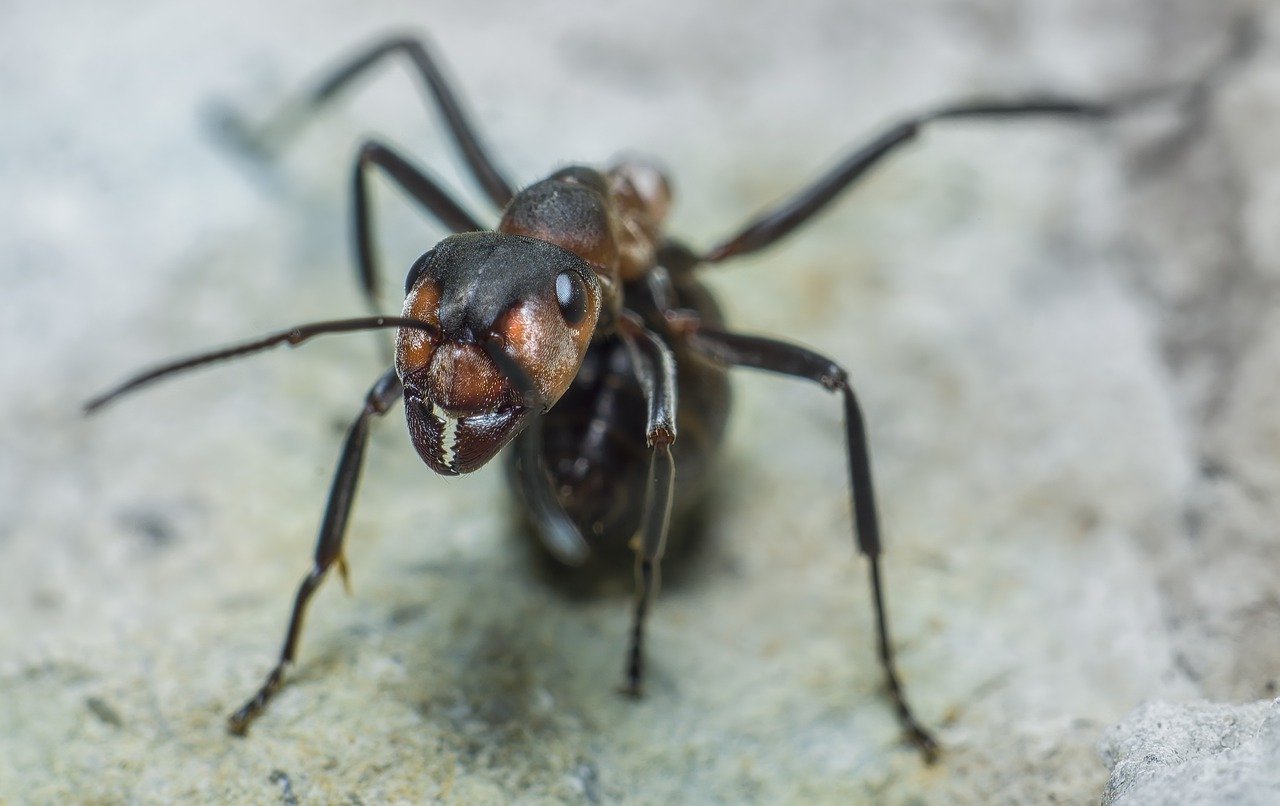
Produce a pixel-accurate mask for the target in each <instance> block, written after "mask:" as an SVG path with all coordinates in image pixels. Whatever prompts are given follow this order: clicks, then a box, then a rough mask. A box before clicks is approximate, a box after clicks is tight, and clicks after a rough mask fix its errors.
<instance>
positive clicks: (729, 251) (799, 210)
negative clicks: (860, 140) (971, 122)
mask: <svg viewBox="0 0 1280 806" xmlns="http://www.w3.org/2000/svg"><path fill="white" fill-rule="evenodd" d="M1119 108H1120V107H1118V106H1115V105H1111V104H1105V103H1089V102H1085V101H1076V100H1071V99H1067V98H1056V97H1042V98H1028V99H1026V100H1023V101H1008V102H1006V101H991V102H986V101H979V102H975V103H968V104H958V105H955V106H946V107H942V108H940V109H935V110H933V111H931V112H925V113H924V114H921V115H915V116H914V117H909V118H907V119H906V120H903V121H900V122H898V123H896V124H894V125H892V126H889V127H888V128H886V129H885V130H884V131H882V132H881V133H880V134H879V135H878V136H877V137H875V138H874V139H873V140H871V141H870V142H869V143H866V144H865V145H863V146H861V147H859V148H857V149H856V150H855V151H854V152H853V153H852V154H850V155H849V156H848V157H846V158H845V159H844V161H842V162H841V163H840V164H839V165H836V166H835V167H834V168H832V169H831V170H829V171H827V172H826V173H825V174H823V175H822V176H820V177H818V179H817V180H815V181H814V182H813V183H812V184H810V185H809V186H808V187H805V188H804V189H803V190H801V191H800V192H798V193H796V194H795V195H794V196H792V197H791V198H789V199H786V200H784V201H783V202H781V203H779V204H777V205H776V206H774V207H773V208H771V209H769V210H765V211H764V212H763V213H760V214H759V215H758V216H757V217H756V218H755V219H754V220H752V221H751V222H750V223H748V224H747V225H746V226H745V227H743V228H742V229H741V230H740V231H739V232H738V233H737V234H735V235H733V236H732V237H730V238H727V239H725V240H724V241H721V242H720V243H719V244H717V245H716V246H714V247H712V248H711V249H710V250H708V251H707V253H706V254H705V255H703V256H702V260H704V261H706V262H708V263H719V262H721V261H723V260H728V259H729V258H731V257H737V256H738V255H747V254H750V253H752V252H755V251H757V250H760V249H763V248H765V247H766V246H769V245H771V244H773V243H775V242H776V241H779V240H781V239H782V238H783V237H784V236H786V235H787V234H788V233H790V232H791V231H792V230H794V229H795V228H796V227H798V226H800V225H801V224H803V223H804V222H806V221H808V220H809V219H810V218H811V217H812V216H814V215H816V214H817V213H818V212H819V211H820V210H822V209H823V208H824V207H826V206H827V205H828V204H829V203H831V201H832V200H834V199H835V198H836V197H837V196H839V195H840V194H841V193H842V192H843V191H844V190H845V189H846V188H848V187H849V186H850V185H852V184H853V183H854V182H856V181H857V180H858V178H859V177H861V176H862V175H863V174H865V173H866V172H867V171H868V170H869V169H870V168H871V167H872V166H874V165H876V164H877V163H879V162H880V160H881V159H883V158H884V157H887V156H888V155H889V154H891V153H893V152H894V151H896V150H897V149H898V148H899V147H901V146H903V145H906V144H907V143H909V142H911V141H912V140H914V139H915V138H916V136H917V135H919V134H920V131H921V130H922V129H923V128H925V126H927V125H928V124H930V123H932V122H934V121H937V120H948V119H963V118H998V119H999V118H1024V117H1049V116H1053V117H1066V118H1078V119H1085V120H1096V119H1100V118H1105V117H1107V116H1109V115H1111V114H1112V113H1114V112H1115V111H1117V110H1118V109H1119Z"/></svg>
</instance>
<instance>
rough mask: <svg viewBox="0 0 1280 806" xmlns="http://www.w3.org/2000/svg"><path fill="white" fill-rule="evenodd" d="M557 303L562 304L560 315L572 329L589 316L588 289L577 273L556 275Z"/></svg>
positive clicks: (565, 272) (570, 272)
mask: <svg viewBox="0 0 1280 806" xmlns="http://www.w3.org/2000/svg"><path fill="white" fill-rule="evenodd" d="M556 302H558V303H560V315H561V316H563V317H564V321H565V322H566V323H568V325H569V326H570V327H576V326H577V325H579V324H581V323H582V318H583V317H584V316H586V315H587V289H586V284H585V283H583V282H582V277H580V276H579V275H578V273H577V272H575V271H562V272H560V273H559V274H558V275H556Z"/></svg>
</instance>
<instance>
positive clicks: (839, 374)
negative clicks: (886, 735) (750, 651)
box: [686, 323, 938, 763]
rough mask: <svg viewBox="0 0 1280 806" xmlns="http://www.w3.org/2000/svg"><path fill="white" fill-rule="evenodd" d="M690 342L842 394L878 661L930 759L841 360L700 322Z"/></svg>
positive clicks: (856, 411)
mask: <svg viewBox="0 0 1280 806" xmlns="http://www.w3.org/2000/svg"><path fill="white" fill-rule="evenodd" d="M686 339H687V341H688V344H689V347H690V348H692V349H693V350H695V351H696V352H698V353H700V354H701V355H704V356H706V357H707V358H709V359H711V360H712V361H714V362H716V363H718V364H721V365H724V366H729V367H752V368H755V369H763V370H767V371H770V372H778V373H781V374H783V375H790V376H793V377H796V378H804V379H807V380H810V381H814V382H816V383H820V384H822V386H823V387H824V388H826V389H829V390H830V391H833V392H839V393H840V394H841V395H842V396H843V397H844V425H845V436H846V438H847V443H848V444H847V449H848V453H849V483H850V488H851V489H850V491H851V493H852V495H853V515H854V535H855V538H856V540H857V543H858V549H859V551H861V552H862V554H863V556H865V557H866V558H867V561H868V563H869V564H870V567H871V569H870V570H871V595H872V602H873V604H874V606H875V612H876V630H877V634H878V644H879V652H880V663H881V665H882V666H883V667H884V673H885V678H886V682H887V684H888V688H889V695H890V696H891V697H892V698H893V703H894V706H895V708H896V709H897V712H898V720H899V721H900V722H901V723H902V726H903V728H904V729H905V730H906V732H907V735H908V736H909V737H910V738H911V741H912V742H913V743H914V744H915V745H916V747H917V748H919V750H920V752H921V753H922V754H923V756H924V759H925V761H926V762H930V763H931V762H933V761H934V760H935V759H936V758H937V755H938V743H937V741H936V740H934V738H933V737H932V736H930V735H929V733H928V732H927V731H925V729H924V728H923V727H921V726H920V723H919V722H918V721H917V720H916V718H915V716H914V715H913V714H912V711H911V707H910V706H909V705H908V704H907V698H906V694H905V692H904V691H903V687H902V683H901V681H900V680H899V679H898V672H897V670H896V668H895V665H894V661H893V645H892V643H891V642H890V640H889V622H888V617H887V616H886V614H885V601H884V600H885V597H884V590H883V587H882V585H881V579H880V551H881V544H880V524H879V518H878V517H877V515H876V501H875V490H874V488H873V486H872V481H871V456H870V453H869V452H868V450H867V433H866V425H865V423H864V421H863V418H862V410H861V408H860V407H859V406H858V400H857V398H856V397H855V396H854V394H853V388H852V387H850V386H849V379H848V375H847V374H846V373H845V371H844V369H842V368H841V367H840V366H839V365H838V364H836V363H834V362H833V361H831V360H830V359H828V358H825V357H823V356H821V355H818V354H817V353H814V352H811V351H809V350H806V349H804V348H803V347H798V346H796V345H792V344H786V343H784V342H779V341H774V340H772V339H765V338H760V337H756V336H744V335H739V334H735V333H726V332H724V331H718V330H713V329H711V328H703V327H699V326H698V325H696V324H693V323H690V324H689V325H688V329H687V330H686Z"/></svg>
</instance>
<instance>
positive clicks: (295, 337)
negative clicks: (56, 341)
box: [84, 316, 440, 415]
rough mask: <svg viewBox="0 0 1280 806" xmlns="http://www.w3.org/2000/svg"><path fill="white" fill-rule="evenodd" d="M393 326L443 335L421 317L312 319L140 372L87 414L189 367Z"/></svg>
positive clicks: (104, 395)
mask: <svg viewBox="0 0 1280 806" xmlns="http://www.w3.org/2000/svg"><path fill="white" fill-rule="evenodd" d="M389 327H404V328H410V329H412V330H425V331H427V332H428V333H433V334H436V335H439V333H440V328H438V327H436V326H435V325H432V324H429V323H427V322H423V321H420V320H418V319H404V318H401V317H398V316H366V317H362V318H360V319H334V320H331V321H328V322H309V323H307V324H303V325H297V326H295V327H291V328H289V329H288V330H281V331H279V332H278V333H272V334H271V335H269V336H263V337H262V338H260V339H254V340H253V341H247V342H243V343H241V344H233V345H231V346H230V347H223V348H221V349H218V350H211V351H209V352H206V353H199V354H197V355H193V356H190V357H189V358H181V359H178V360H177V361H171V362H169V363H167V364H161V365H160V366H158V367H155V368H153V369H149V370H147V371H146V372H142V373H139V374H138V375H135V376H134V377H132V378H130V379H129V380H127V381H125V382H124V383H122V384H120V385H119V386H117V387H115V388H114V389H111V390H109V391H107V392H104V393H102V394H100V395H98V396H97V397H95V398H93V399H92V400H90V401H88V402H87V403H85V404H84V413H85V414H86V415H88V414H93V413H94V412H96V411H97V410H98V409H101V408H102V407H103V406H105V405H107V404H108V403H110V402H112V401H113V400H115V399H116V398H118V397H121V396H122V395H126V394H128V393H130V392H134V391H136V390H138V389H141V388H142V387H144V386H150V385H151V384H153V383H155V382H156V381H158V380H160V379H162V378H167V377H169V376H170V375H175V374H177V373H179V372H185V371H186V370H189V369H194V368H196V367H202V366H204V365H205V364H213V363H216V362H218V361H226V360H229V359H232V358H239V357H240V356H243V355H250V354H252V353H257V352H261V351H263V350H267V349H270V348H272V347H275V346H276V345H278V344H288V345H289V346H290V347H296V346H297V345H299V344H301V343H302V342H304V341H307V340H308V339H310V338H312V337H313V336H321V335H324V334H326V333H350V332H353V331H359V330H378V329H381V328H389Z"/></svg>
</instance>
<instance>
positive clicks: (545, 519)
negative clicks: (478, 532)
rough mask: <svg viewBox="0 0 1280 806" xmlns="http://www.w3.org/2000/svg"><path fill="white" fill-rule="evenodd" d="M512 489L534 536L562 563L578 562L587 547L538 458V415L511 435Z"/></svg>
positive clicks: (584, 557)
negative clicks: (522, 503)
mask: <svg viewBox="0 0 1280 806" xmlns="http://www.w3.org/2000/svg"><path fill="white" fill-rule="evenodd" d="M514 450H515V477H516V479H515V482H516V489H517V491H518V492H519V494H520V496H521V497H522V498H523V499H524V504H525V508H526V510H527V511H528V513H529V518H530V519H531V520H532V521H533V524H534V527H535V530H536V531H537V533H538V539H539V540H541V541H542V545H543V547H544V548H546V550H547V551H549V552H550V553H551V554H552V556H554V557H555V558H556V559H557V560H559V561H560V562H562V563H565V564H566V565H582V564H583V563H584V562H586V561H587V555H589V554H590V553H591V549H590V548H589V547H588V546H587V541H586V540H585V539H584V538H583V537H582V532H580V531H579V530H578V527H577V525H576V524H575V523H574V522H573V519H572V518H570V517H569V515H568V513H566V512H565V511H564V507H562V506H560V501H559V500H558V499H557V498H556V492H555V489H554V486H553V482H552V480H551V476H550V475H549V474H548V473H547V468H546V467H545V466H544V464H543V461H542V418H541V417H538V418H536V419H534V421H533V422H532V423H530V424H529V427H528V428H526V429H525V430H524V431H522V432H521V433H520V436H518V437H516V439H515V448H514Z"/></svg>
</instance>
